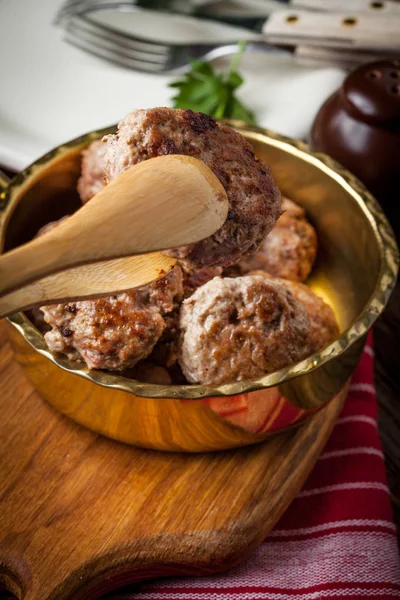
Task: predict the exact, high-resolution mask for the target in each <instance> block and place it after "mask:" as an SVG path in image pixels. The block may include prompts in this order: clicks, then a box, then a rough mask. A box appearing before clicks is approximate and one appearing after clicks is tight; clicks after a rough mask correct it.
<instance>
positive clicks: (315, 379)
mask: <svg viewBox="0 0 400 600" xmlns="http://www.w3.org/2000/svg"><path fill="white" fill-rule="evenodd" d="M233 126H234V127H235V128H236V129H237V130H238V131H239V132H240V133H241V134H242V135H244V137H246V138H247V139H248V140H249V142H250V143H251V144H252V145H253V146H254V149H255V151H256V154H257V155H258V156H259V157H260V158H261V159H263V160H265V162H267V163H268V164H270V165H271V167H272V170H273V174H274V176H275V179H276V181H277V183H278V185H279V186H280V188H281V190H282V192H283V194H285V195H286V196H288V197H290V198H293V200H295V201H296V202H298V203H299V204H301V205H302V206H303V207H304V208H305V209H306V211H307V214H308V216H309V218H310V220H311V221H312V223H313V224H314V226H315V227H316V229H317V233H318V238H319V252H318V259H317V263H316V265H315V268H314V270H313V272H312V275H311V277H310V280H309V282H308V283H309V285H310V286H311V287H312V288H313V289H314V290H315V291H316V292H317V293H318V294H320V295H321V296H323V297H324V298H325V299H326V300H327V301H328V302H329V303H330V304H331V306H332V307H333V309H334V311H335V313H336V316H337V318H338V321H339V324H340V328H341V332H342V333H341V335H340V337H339V338H338V339H337V340H336V341H334V342H333V343H332V344H330V345H329V346H328V347H327V348H324V349H323V350H322V351H321V352H318V353H316V354H314V355H313V356H310V357H309V358H307V359H306V360H303V361H302V362H300V363H297V364H295V365H292V366H291V367H289V368H286V369H282V370H280V371H278V372H275V373H272V374H270V375H265V376H263V377H260V378H258V379H256V380H251V381H243V382H239V383H238V382H236V383H231V384H225V385H217V386H210V385H181V386H162V385H153V384H146V383H140V382H137V381H135V380H131V379H127V378H124V377H122V376H120V375H117V374H112V373H107V372H103V371H89V370H88V369H86V368H84V367H82V365H81V364H78V363H75V362H73V361H70V360H67V359H66V358H64V357H57V356H52V354H51V353H50V352H49V351H48V349H47V347H46V344H45V342H44V339H43V336H42V335H41V334H40V333H39V332H38V330H37V329H36V328H35V327H34V326H33V325H32V324H31V322H30V321H29V320H28V318H27V317H26V316H25V315H24V314H21V313H19V314H15V315H13V316H12V317H11V318H9V319H8V331H9V335H10V340H11V344H12V347H13V350H14V352H15V356H16V358H17V360H18V361H19V362H20V363H21V365H22V366H23V368H24V370H25V372H26V374H27V375H28V377H29V379H30V380H31V381H32V382H33V384H34V386H35V387H36V389H37V391H38V392H39V394H40V395H41V396H42V397H43V398H44V399H45V400H47V401H48V402H49V403H50V404H52V405H53V406H54V407H55V408H57V409H58V410H60V411H61V412H62V413H64V414H65V415H67V416H69V417H71V418H72V419H74V420H75V421H77V422H78V423H81V424H82V425H85V426H86V427H89V428H90V429H93V430H95V431H97V432H99V433H102V434H104V435H106V436H109V437H111V438H114V439H117V440H121V441H123V442H127V443H129V444H134V445H137V446H142V447H146V448H156V449H159V450H169V451H188V452H198V451H209V450H219V449H224V448H232V447H236V446H244V445H247V444H253V443H256V442H260V441H262V440H264V439H265V438H266V437H268V436H270V435H271V434H272V433H275V432H277V431H281V430H283V429H287V428H288V427H292V426H294V425H295V424H298V423H300V422H301V421H303V420H304V419H306V418H307V417H308V416H309V415H311V414H312V413H313V412H315V411H316V410H318V409H319V408H320V407H321V406H323V405H324V404H325V403H326V402H328V401H329V400H330V399H332V398H333V397H335V396H336V395H337V394H345V391H346V384H347V382H348V380H349V377H350V376H351V374H352V372H353V370H354V367H355V365H356V364H357V361H358V359H359V357H360V354H361V352H362V349H363V345H364V342H365V336H366V334H367V332H368V330H369V329H370V327H371V326H372V324H373V322H374V321H375V320H376V318H377V317H378V315H379V314H380V313H381V312H382V310H383V308H384V306H385V304H386V302H387V300H388V298H389V295H390V292H391V290H392V288H393V285H394V282H395V279H396V274H397V268H398V254H397V248H396V243H395V239H394V236H393V233H392V230H391V228H390V226H389V224H388V222H387V220H386V219H385V217H384V215H383V213H382V211H381V209H380V207H379V206H378V204H377V203H376V201H375V200H374V199H373V198H372V196H371V195H370V194H369V193H368V192H367V191H366V189H365V188H364V186H363V185H362V184H361V183H360V182H359V181H358V180H357V179H356V178H355V177H354V176H352V175H351V174H350V173H349V172H347V171H345V170H344V169H343V168H342V167H341V166H340V165H338V164H337V163H335V162H334V161H333V160H331V159H330V158H328V157H327V156H325V155H322V154H316V153H313V152H310V150H309V149H308V147H307V146H306V145H305V144H303V143H301V142H298V141H293V140H290V139H287V138H284V137H282V136H279V135H277V134H275V133H272V132H269V131H266V130H263V129H260V128H257V127H249V126H247V125H244V124H243V123H239V122H234V123H233ZM110 131H111V130H109V129H108V130H103V131H97V132H92V133H90V134H88V135H85V136H83V137H81V138H78V139H76V140H73V141H71V142H69V143H67V144H65V145H63V146H59V147H58V148H56V149H55V150H53V151H52V152H50V153H49V154H47V155H45V156H44V157H42V158H41V159H39V160H38V161H36V162H35V163H34V164H33V165H31V166H30V167H28V168H27V169H26V170H25V171H24V172H23V173H21V174H20V175H18V176H17V177H16V178H15V179H14V180H13V181H12V182H11V183H10V184H9V186H8V187H7V188H6V189H5V190H4V191H3V193H2V194H0V211H3V214H2V218H1V221H0V225H1V238H0V243H1V246H0V248H3V249H5V250H9V249H11V248H13V247H15V246H18V245H19V244H22V243H24V242H26V241H28V240H29V239H31V238H32V237H33V236H34V234H35V233H36V232H37V230H38V228H39V227H40V226H42V225H44V224H45V223H47V222H48V221H51V220H54V219H58V218H60V217H61V216H62V215H64V214H68V213H70V212H72V211H73V210H76V209H77V208H78V207H79V205H80V202H79V198H78V195H77V193H76V181H77V178H78V176H79V170H80V152H81V150H82V149H83V148H84V147H85V146H87V145H88V144H89V143H90V142H92V141H93V140H94V139H97V138H99V137H101V136H102V135H104V134H105V133H109V132H110Z"/></svg>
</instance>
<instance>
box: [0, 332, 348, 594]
mask: <svg viewBox="0 0 400 600" xmlns="http://www.w3.org/2000/svg"><path fill="white" fill-rule="evenodd" d="M0 390H1V391H0V411H1V424H0V582H2V585H3V587H4V588H6V589H9V590H11V591H13V593H14V594H15V595H16V596H17V597H18V598H24V599H25V600H66V599H68V600H70V599H74V600H91V599H92V598H97V597H98V596H99V595H100V594H102V593H105V592H107V591H109V590H112V589H115V588H117V587H119V586H122V585H125V584H127V583H130V582H134V581H139V580H143V579H146V578H149V577H158V576H165V575H187V574H193V575H202V574H208V573H214V572H218V571H222V570H225V569H229V568H230V567H232V566H234V565H236V564H237V563H239V562H240V561H242V560H244V559H245V558H246V556H247V555H248V553H249V552H250V551H252V550H254V549H255V548H256V547H257V546H258V545H259V544H260V543H261V541H262V540H263V538H264V537H265V536H266V535H267V533H268V532H269V531H270V529H271V528H272V527H273V525H274V524H275V523H276V522H277V520H278V519H279V517H280V516H281V515H282V513H283V512H284V510H285V509H286V508H287V506H288V505H289V503H290V502H291V501H292V499H293V498H294V496H295V495H296V494H297V492H298V491H299V489H300V488H301V486H302V484H303V482H304V480H305V479H306V477H307V475H308V473H309V472H310V470H311V468H312V466H313V465H314V463H315V461H316V459H317V457H318V455H319V453H320V452H321V449H322V447H323V446H324V444H325V442H326V440H327V438H328V436H329V434H330V432H331V430H332V428H333V425H334V423H335V421H336V418H337V416H338V414H339V412H340V410H341V407H342V405H343V401H344V396H345V392H342V394H341V395H340V397H337V398H336V399H334V400H333V401H332V402H331V403H330V404H329V405H327V406H326V407H325V408H324V409H322V410H321V411H320V412H319V413H317V414H316V415H314V416H313V417H312V418H311V420H310V421H308V422H307V423H306V424H303V425H302V426H301V427H299V428H298V429H294V430H292V431H290V432H287V433H284V434H280V435H276V436H275V437H273V438H271V440H269V441H267V442H265V443H263V444H262V445H258V446H253V447H250V448H244V449H243V448H242V449H239V450H231V451H225V452H220V453H212V454H198V455H187V454H186V455H184V454H172V453H160V452H155V451H148V450H140V449H136V448H133V447H130V446H127V445H123V444H120V443H118V442H114V441H111V440H109V439H106V438H103V437H101V436H98V435H96V434H94V433H92V432H90V431H88V430H86V429H84V428H82V427H80V426H79V425H76V424H75V423H73V422H72V421H70V420H68V419H67V418H65V417H63V416H62V415H60V414H58V413H57V412H55V411H54V410H53V409H52V408H51V407H50V406H48V405H47V404H45V403H44V402H43V401H42V400H41V399H40V398H39V396H38V395H37V394H36V393H35V392H34V390H33V388H32V386H31V385H30V383H28V381H27V380H26V379H25V377H24V375H23V372H22V370H21V369H20V367H19V366H18V365H17V364H16V362H15V361H14V360H13V357H12V354H11V350H10V347H9V345H8V343H7V340H6V336H5V332H4V329H3V327H1V326H0Z"/></svg>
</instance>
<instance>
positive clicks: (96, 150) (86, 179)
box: [77, 140, 106, 204]
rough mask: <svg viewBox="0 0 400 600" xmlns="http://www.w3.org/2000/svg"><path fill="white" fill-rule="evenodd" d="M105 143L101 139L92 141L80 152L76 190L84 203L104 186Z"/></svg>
mask: <svg viewBox="0 0 400 600" xmlns="http://www.w3.org/2000/svg"><path fill="white" fill-rule="evenodd" d="M105 151H106V145H105V144H104V142H103V141H102V140H96V141H95V142H92V143H91V144H90V146H89V147H88V148H87V149H86V150H84V151H83V152H82V166H81V176H80V178H79V179H78V185H77V190H78V194H79V196H80V198H81V200H82V204H86V202H88V200H90V199H91V198H93V196H95V195H96V194H97V193H98V192H100V191H101V190H102V189H103V187H104V186H105V179H104V154H105Z"/></svg>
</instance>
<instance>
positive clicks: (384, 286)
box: [0, 121, 399, 400]
mask: <svg viewBox="0 0 400 600" xmlns="http://www.w3.org/2000/svg"><path fill="white" fill-rule="evenodd" d="M228 124H230V125H231V126H233V127H234V128H236V129H237V130H238V131H239V132H240V133H242V134H250V137H252V138H253V139H255V140H258V141H260V142H262V141H265V138H268V143H269V144H272V145H273V146H275V147H278V148H280V149H282V150H284V151H288V152H289V153H291V154H292V155H294V156H297V157H298V158H300V159H301V160H306V161H307V162H309V163H311V164H313V165H314V166H316V167H317V168H319V169H320V170H322V171H324V172H325V173H326V174H327V175H328V176H329V177H332V178H333V179H335V180H336V181H337V182H338V183H339V184H340V185H341V186H342V187H343V188H344V189H345V190H346V191H347V192H348V193H349V194H350V195H351V196H352V197H353V198H354V199H355V200H356V201H357V203H358V204H359V206H360V207H361V209H362V210H363V212H364V214H365V215H366V217H367V218H368V220H369V222H370V224H371V226H372V229H373V231H374V234H375V238H376V241H377V244H378V248H379V253H380V260H381V267H380V272H379V276H378V278H377V282H376V285H375V289H374V291H373V293H372V295H371V297H370V299H369V301H368V303H367V304H366V306H365V307H364V310H363V311H362V313H361V314H360V315H359V317H358V318H357V320H356V321H355V322H354V323H353V324H352V325H351V326H350V327H349V328H348V329H347V330H345V331H344V332H343V333H342V334H341V335H340V336H339V338H338V339H336V340H335V341H334V342H332V343H331V344H330V345H329V346H327V347H326V348H324V349H323V350H321V351H319V352H316V353H315V354H313V355H312V356H309V357H308V358H306V359H304V360H302V361H301V362H299V363H296V364H294V365H291V366H290V367H286V368H284V369H281V370H279V371H276V372H274V373H270V374H268V375H264V376H262V377H259V378H257V379H254V380H247V381H240V382H233V383H227V384H221V385H192V384H187V385H170V386H166V385H156V384H149V383H142V382H139V381H136V380H134V379H128V378H125V377H122V376H121V375H118V374H115V373H110V372H105V371H99V370H89V369H88V368H85V367H82V366H81V365H80V364H79V363H74V362H73V361H70V360H68V359H67V358H63V357H62V356H54V355H53V354H52V353H51V352H50V351H49V350H48V348H47V346H46V343H45V341H44V338H43V335H42V334H41V333H40V332H39V331H38V330H37V329H36V328H35V327H34V325H33V324H32V323H31V322H30V321H29V319H28V318H27V317H26V316H25V314H23V313H16V314H14V315H12V316H11V317H9V318H8V321H9V322H10V323H11V324H12V325H13V326H14V327H15V328H16V329H17V330H18V331H19V332H20V334H21V335H22V336H23V337H24V338H25V340H26V341H27V342H28V343H29V344H30V345H31V346H32V347H33V348H34V349H35V350H36V351H37V352H39V353H40V354H41V355H43V356H44V357H46V358H47V359H48V360H50V361H52V362H53V363H54V364H56V365H58V366H59V367H60V368H61V369H63V370H65V371H68V372H70V373H74V374H76V375H78V376H80V377H83V378H85V379H87V380H89V381H92V382H93V383H95V384H98V385H101V386H103V387H106V388H113V389H118V390H121V391H125V392H129V393H132V394H135V395H136V396H141V397H147V398H160V399H162V398H182V399H187V400H195V399H200V398H207V397H215V396H234V395H238V394H242V393H247V392H250V391H255V390H259V389H264V388H268V387H274V386H276V385H279V384H281V383H283V382H286V381H288V380H289V379H292V378H295V377H298V376H300V375H304V374H306V373H309V372H310V371H313V370H314V369H317V368H318V367H320V366H321V365H323V364H324V363H326V362H328V361H330V360H332V359H334V358H335V357H337V356H339V355H341V354H342V353H343V352H345V351H346V350H347V349H348V348H349V347H350V346H351V345H352V344H353V343H354V342H356V341H357V340H359V339H360V338H361V337H362V336H364V335H366V333H367V332H368V330H369V329H370V328H371V326H372V325H373V323H374V322H375V320H376V319H377V318H378V316H379V315H380V314H381V312H382V311H383V309H384V307H385V305H386V303H387V301H388V299H389V296H390V294H391V291H392V289H393V287H394V284H395V281H396V277H397V271H398V266H399V255H398V249H397V245H396V241H395V237H394V234H393V231H392V228H391V227H390V225H389V223H388V221H387V219H386V217H385V215H384V213H383V211H382V209H381V207H380V206H379V204H378V202H377V201H376V200H375V198H374V197H373V196H372V195H371V194H370V193H369V192H368V190H367V189H366V188H365V186H364V185H363V184H362V183H361V182H360V181H359V180H358V179H357V178H356V177H355V176H354V175H352V174H351V173H350V172H349V171H347V170H346V169H344V168H343V167H342V166H341V165H340V164H339V163H337V162H336V161H334V160H333V159H331V158H330V157H329V156H327V155H325V154H322V153H319V152H313V151H311V150H310V148H309V147H308V146H307V144H305V143H304V142H301V141H299V140H294V139H291V138H288V137H285V136H283V135H280V134H278V133H275V132H273V131H270V130H268V129H265V128H262V127H258V126H250V125H248V124H246V123H243V122H241V121H228ZM113 130H115V128H110V127H107V128H105V129H101V130H98V131H92V132H89V133H87V134H84V135H82V136H79V137H77V138H74V139H73V140H71V141H69V142H66V143H64V144H61V145H60V146H57V147H56V148H54V149H53V150H51V151H50V152H48V153H47V154H45V155H44V156H42V157H41V158H39V159H38V160H36V161H35V162H34V163H32V164H31V165H30V166H28V167H27V168H26V169H24V170H23V171H22V172H21V173H20V174H18V175H17V176H16V177H15V178H14V179H13V180H12V181H11V182H10V183H9V185H8V188H7V190H6V191H5V192H2V193H1V194H0V214H1V212H3V211H4V212H3V215H4V216H5V215H7V213H8V212H9V211H10V208H11V205H12V204H13V203H12V202H11V203H10V197H11V196H12V191H13V189H14V188H19V187H20V186H21V184H23V183H24V182H25V180H26V179H27V178H28V177H29V176H30V175H31V174H32V172H33V171H35V169H37V168H38V167H41V166H42V165H44V164H46V163H47V162H49V161H52V160H54V159H56V158H57V157H58V156H59V155H60V154H62V153H65V152H67V151H68V150H70V149H71V148H74V147H78V146H80V145H87V144H89V143H90V142H92V141H93V140H95V139H98V138H100V137H102V136H103V135H104V134H107V133H110V131H113ZM1 223H4V219H3V220H0V224H1Z"/></svg>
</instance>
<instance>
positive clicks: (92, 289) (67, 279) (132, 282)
mask: <svg viewBox="0 0 400 600" xmlns="http://www.w3.org/2000/svg"><path fill="white" fill-rule="evenodd" d="M175 264H176V260H175V259H174V258H169V257H168V256H165V255H164V254H161V253H160V252H152V253H150V254H142V255H140V256H128V257H125V258H117V259H115V260H109V261H107V262H98V263H94V264H91V265H82V266H81V267H75V268H74V269H66V270H65V271H61V272H59V273H53V275H49V276H48V277H44V278H43V279H39V281H35V282H33V283H31V284H29V285H27V286H25V287H23V288H20V289H18V290H14V291H13V292H10V293H8V294H5V295H4V296H2V297H0V318H2V317H7V316H8V315H11V314H13V313H16V312H19V311H21V310H28V309H31V308H34V307H36V306H43V305H44V304H52V303H59V302H71V301H73V300H78V299H80V300H83V299H86V300H87V299H89V298H99V297H101V296H108V295H110V294H114V293H121V292H125V291H128V290H131V289H132V288H135V287H139V286H142V285H145V284H146V283H150V282H151V281H154V280H155V279H159V278H160V277H163V276H164V275H166V274H167V273H168V272H169V271H170V270H171V269H172V268H173V266H174V265H175ZM71 281H73V282H74V283H73V286H72V287H71Z"/></svg>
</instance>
